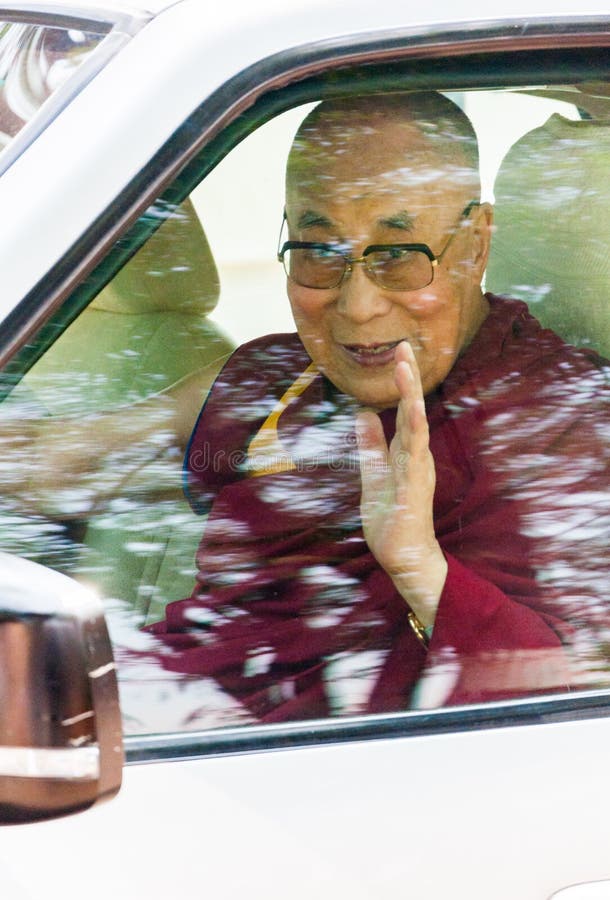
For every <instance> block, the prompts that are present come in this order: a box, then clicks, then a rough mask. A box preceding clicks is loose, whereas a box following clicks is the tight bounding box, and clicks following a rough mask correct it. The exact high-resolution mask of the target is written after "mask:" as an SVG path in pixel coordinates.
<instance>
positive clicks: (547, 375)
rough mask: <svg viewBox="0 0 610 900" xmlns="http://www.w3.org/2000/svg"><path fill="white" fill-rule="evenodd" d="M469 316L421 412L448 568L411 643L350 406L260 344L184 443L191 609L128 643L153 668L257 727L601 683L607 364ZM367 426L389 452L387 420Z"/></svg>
mask: <svg viewBox="0 0 610 900" xmlns="http://www.w3.org/2000/svg"><path fill="white" fill-rule="evenodd" d="M488 300H489V301H490V308H491V311H490V314H489V316H488V318H487V319H486V320H485V322H484V323H483V325H482V327H481V329H480V331H479V333H478V334H477V335H476V337H475V339H474V340H473V342H472V343H471V344H470V346H469V347H468V348H467V349H466V351H465V352H464V353H463V355H462V356H461V357H460V358H459V359H458V360H457V362H456V364H455V366H454V368H453V369H452V371H451V372H450V373H449V375H448V377H447V379H446V380H445V381H444V382H443V384H441V385H440V386H439V388H437V389H436V390H435V391H434V392H433V393H432V394H430V395H429V396H428V397H426V411H427V417H428V422H429V427H430V447H431V451H432V454H433V457H434V461H435V466H436V473H437V484H436V492H435V497H434V522H435V528H436V535H437V539H438V541H439V543H440V545H441V547H442V550H443V552H444V554H445V556H446V559H447V563H448V574H447V579H446V583H445V586H444V589H443V592H442V596H441V598H440V603H439V607H438V613H437V616H436V621H435V623H434V629H433V632H432V637H431V640H430V645H429V647H428V648H427V649H426V648H425V647H424V646H423V644H422V643H421V641H420V640H418V638H417V636H416V635H415V633H414V631H413V630H412V628H411V627H410V625H409V622H408V619H407V615H408V613H409V608H408V606H407V603H406V601H405V600H404V599H403V598H402V597H401V596H400V595H399V594H398V593H397V591H396V589H395V588H394V586H393V584H392V582H391V580H390V578H389V577H388V575H387V574H386V573H385V572H384V571H383V569H382V568H381V567H380V566H379V565H378V564H377V562H376V560H375V558H374V557H373V555H372V553H371V552H370V550H369V549H368V546H367V544H366V542H365V540H364V537H363V533H362V527H361V522H360V515H359V503H360V472H359V462H358V454H357V449H356V440H355V434H354V414H355V412H356V410H357V405H356V402H355V401H354V400H353V399H351V398H349V397H346V396H345V395H343V394H341V393H340V392H339V391H338V390H337V389H336V388H335V387H334V386H333V385H332V384H331V383H330V382H329V381H328V380H327V379H326V378H325V377H324V376H323V375H322V374H321V373H320V372H318V371H317V370H316V369H315V367H314V366H313V365H312V364H311V360H310V359H309V357H308V356H307V354H306V352H305V350H304V348H303V346H302V344H301V342H300V340H299V338H298V336H297V335H270V336H268V337H265V338H262V339H257V340H255V341H253V342H251V343H250V344H246V345H244V346H243V347H241V348H239V349H238V350H237V351H236V353H235V354H234V355H233V356H232V357H231V359H230V360H229V362H228V363H227V365H226V366H225V368H224V369H223V370H222V372H221V373H220V375H219V376H218V378H217V380H216V382H215V384H214V387H213V388H212V390H211V392H210V394H209V397H208V399H207V401H206V404H205V406H204V408H203V410H202V412H201V414H200V416H199V419H198V422H197V424H196V427H195V429H194V432H193V435H192V438H191V441H190V445H189V448H188V451H187V456H186V492H187V496H188V498H189V500H190V502H191V504H192V506H193V509H194V510H195V511H196V512H197V513H199V514H202V515H205V516H206V520H205V523H202V526H203V538H202V541H201V544H200V547H199V550H198V553H197V559H196V563H197V583H196V585H195V588H194V590H193V593H192V595H191V597H190V598H188V599H185V600H179V601H177V602H174V603H172V604H170V605H169V606H168V607H167V610H166V617H165V619H164V621H163V622H160V623H157V624H155V625H153V626H151V628H150V630H151V631H152V632H153V633H154V634H156V635H157V636H158V637H159V640H160V642H161V647H162V649H161V650H160V658H161V660H162V663H163V665H164V666H165V667H167V668H168V669H171V670H173V671H177V672H183V673H189V674H200V675H205V676H211V677H213V678H214V679H215V680H216V681H217V682H218V683H219V684H220V685H221V686H222V687H223V688H224V690H226V691H227V692H229V693H230V694H231V695H232V696H233V697H234V698H237V699H238V700H239V701H240V702H241V703H242V704H243V705H244V706H245V707H246V708H247V709H248V710H249V711H250V713H251V714H252V715H253V716H255V717H256V718H257V719H259V720H261V721H265V722H272V721H280V720H288V719H303V718H312V717H320V716H327V715H331V714H352V713H362V712H384V711H395V710H403V709H408V708H412V707H426V706H438V705H442V704H449V703H451V704H456V703H470V702H479V701H484V700H489V699H499V698H504V697H513V696H519V695H523V694H530V693H533V692H539V691H553V690H565V689H567V688H569V687H571V686H580V685H584V686H587V685H589V684H593V683H598V682H601V681H603V680H604V677H605V665H606V661H605V659H604V658H603V654H600V646H601V642H602V640H603V639H604V638H603V636H604V635H605V634H606V633H608V634H610V632H608V631H607V629H608V626H609V625H610V617H609V615H608V609H607V606H608V602H607V601H608V593H609V590H610V568H609V564H608V551H607V545H608V529H609V521H610V500H609V486H608V456H609V454H608V437H609V430H610V416H609V404H608V368H607V365H606V364H605V363H604V362H603V361H602V360H600V359H599V357H597V356H596V354H595V353H593V352H591V351H587V350H583V349H575V348H573V347H570V346H568V345H566V344H565V343H564V342H563V341H562V340H561V339H560V338H559V337H557V335H555V334H554V333H553V332H550V331H548V330H544V329H542V327H541V326H540V325H539V323H538V322H537V321H536V320H535V319H534V318H533V317H532V316H531V315H530V314H529V312H528V310H527V307H526V306H525V304H523V303H521V302H520V301H515V300H509V299H500V298H496V297H493V296H491V295H488ZM382 422H383V426H384V430H385V433H386V437H387V438H388V440H390V439H391V437H392V435H393V433H394V427H395V410H385V411H384V412H383V413H382ZM605 639H606V640H607V637H606V638H605Z"/></svg>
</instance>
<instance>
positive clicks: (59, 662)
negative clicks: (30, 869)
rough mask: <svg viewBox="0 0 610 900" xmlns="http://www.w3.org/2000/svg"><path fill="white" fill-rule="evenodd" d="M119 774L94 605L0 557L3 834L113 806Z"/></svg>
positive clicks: (105, 655) (71, 588)
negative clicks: (102, 804)
mask: <svg viewBox="0 0 610 900" xmlns="http://www.w3.org/2000/svg"><path fill="white" fill-rule="evenodd" d="M122 765H123V748H122V734H121V717H120V710H119V700H118V689H117V680H116V671H115V666H114V661H113V657H112V648H111V644H110V640H109V637H108V632H107V630H106V623H105V621H104V615H103V608H102V604H101V602H100V601H99V600H98V599H97V598H96V597H95V596H94V595H93V594H92V593H90V592H89V591H87V590H86V589H85V588H83V587H82V586H81V585H79V584H77V583H76V582H75V581H73V580H72V579H70V578H68V577H66V576H65V575H60V574H59V573H57V572H54V571H53V570H51V569H47V568H45V567H44V566H41V565H38V564H36V563H33V562H29V561H27V560H24V559H20V558H17V557H14V556H11V555H9V554H7V553H0V824H9V823H15V822H32V821H36V820H39V819H47V818H52V817H54V816H58V815H63V814H65V813H69V812H76V811H77V810H82V809H86V808H87V807H89V806H91V805H92V804H94V803H96V802H97V801H98V800H101V799H104V798H108V797H111V796H113V795H114V794H115V793H116V792H117V791H118V789H119V787H120V784H121V775H122Z"/></svg>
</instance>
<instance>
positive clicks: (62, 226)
mask: <svg viewBox="0 0 610 900" xmlns="http://www.w3.org/2000/svg"><path fill="white" fill-rule="evenodd" d="M56 5H57V6H58V8H60V9H63V8H64V5H63V4H59V3H58V4H56ZM53 6H54V4H51V3H46V4H45V5H44V10H45V11H46V10H49V11H51V10H52V9H53ZM104 7H105V11H104V12H103V13H102V15H106V14H108V15H111V14H113V12H112V11H113V7H114V5H113V4H104ZM6 8H9V7H6ZM10 8H12V9H21V8H22V9H23V10H25V11H27V10H28V8H29V6H28V4H27V3H25V2H24V3H23V4H17V3H13V4H11V6H10ZM36 8H37V9H42V7H40V6H38V5H37V6H36ZM88 8H90V9H91V13H90V14H91V16H93V17H95V16H97V15H99V8H98V4H95V3H89V2H87V3H84V2H77V3H75V5H74V14H75V15H78V14H79V13H80V11H82V10H86V9H88ZM116 8H117V9H118V10H120V12H121V15H122V14H123V13H124V12H125V14H126V15H128V16H129V14H130V12H133V11H130V10H126V11H124V10H123V8H122V7H119V6H118V4H117V7H116ZM607 12H608V10H607V6H605V5H604V4H603V3H601V2H597V0H596V2H590V3H588V5H586V6H583V7H582V8H580V9H577V10H575V7H574V4H573V3H568V2H564V0H562V2H560V0H553V2H551V0H548V2H547V0H528V2H525V0H518V2H517V0H512V2H511V3H510V4H504V3H500V2H497V0H492V2H491V3H489V2H488V3H482V2H478V0H470V2H468V3H467V4H466V3H457V4H456V3H453V2H449V0H446V2H443V0H441V2H434V3H428V4H416V3H412V2H408V3H405V2H398V0H390V2H385V3H382V4H376V5H375V4H371V3H364V2H362V3H361V2H351V0H350V2H341V0H335V2H330V3H329V2H322V0H309V2H307V3H305V2H302V0H299V2H298V3H290V4H287V3H285V2H281V3H280V2H271V0H269V2H262V0H261V2H258V3H253V4H250V3H245V2H238V3H237V4H235V3H234V4H232V5H231V6H230V7H224V5H223V4H218V3H215V4H214V3H207V2H202V0H178V2H175V3H172V2H161V0H158V2H157V0H155V2H150V3H147V4H146V5H145V7H144V9H143V10H141V11H135V12H134V13H133V15H134V20H133V21H134V22H136V23H137V25H138V27H137V28H134V33H133V36H131V37H129V39H126V40H125V41H124V43H123V46H121V47H120V48H119V49H118V50H117V52H116V53H115V55H113V56H112V57H111V58H110V59H109V60H108V61H107V62H106V64H105V65H104V66H103V68H102V69H101V71H99V72H98V73H97V74H96V75H95V77H93V78H92V79H91V80H90V81H89V82H88V83H86V84H84V85H83V87H82V89H81V90H79V92H78V93H77V94H76V95H75V96H73V97H72V99H71V100H70V102H69V103H68V104H67V105H66V106H65V108H63V109H62V110H61V111H60V112H59V113H58V114H57V115H56V117H55V118H54V119H53V120H52V121H50V122H49V123H48V125H47V126H46V127H45V129H44V130H43V131H42V133H41V134H40V135H38V136H37V137H36V139H35V140H34V141H33V142H32V143H31V144H29V146H27V147H25V148H24V150H23V152H22V153H21V154H20V155H19V156H18V157H17V158H16V159H15V160H14V162H13V163H12V164H11V165H10V167H9V168H7V169H6V171H4V172H3V174H2V175H1V176H0V210H2V216H1V225H0V271H1V272H2V296H1V299H0V304H1V305H0V317H1V318H5V317H6V316H8V315H9V314H10V313H11V312H12V311H14V310H15V308H16V307H17V305H18V304H19V303H20V302H21V301H22V300H23V298H24V297H26V296H28V295H29V294H30V293H31V292H32V291H33V290H34V289H35V288H36V286H37V285H39V284H40V283H43V282H44V279H45V276H46V275H47V273H48V272H49V271H50V270H51V269H52V268H53V266H54V265H55V264H56V263H57V261H58V260H60V259H61V258H62V257H63V256H64V254H66V253H67V252H68V251H69V250H70V248H71V247H73V245H75V244H76V243H77V242H78V241H79V240H81V239H82V238H83V236H86V235H87V234H88V231H89V230H90V228H91V226H92V223H95V222H96V220H97V219H98V218H99V217H100V216H101V215H102V214H103V213H104V211H105V210H106V209H107V208H108V206H109V204H111V203H112V202H113V201H114V200H115V198H118V197H120V195H121V193H122V192H123V191H124V190H125V189H126V187H127V186H128V185H129V184H130V183H131V182H132V180H133V179H134V178H135V177H136V176H137V175H138V173H140V172H141V171H142V170H144V169H145V168H146V166H147V164H148V163H149V161H150V160H151V158H152V157H153V156H154V154H155V153H156V152H157V151H158V150H159V149H160V148H161V147H162V146H163V145H164V144H165V143H166V141H167V140H168V139H169V138H170V137H171V135H172V134H173V133H174V132H175V131H176V130H177V129H178V128H179V127H180V126H181V125H182V123H183V122H184V121H185V120H186V119H187V118H188V117H189V115H191V113H193V111H194V110H196V109H197V108H198V107H199V106H200V105H201V104H202V103H204V102H205V101H206V99H207V98H209V97H210V96H211V95H212V94H213V93H214V92H215V91H218V90H219V89H223V86H226V85H227V82H229V81H230V79H232V78H234V77H235V76H238V75H239V74H240V73H242V72H243V71H244V70H245V69H246V68H247V67H249V66H255V65H256V64H258V63H260V61H261V60H264V59H266V58H268V57H271V56H273V55H274V54H281V53H284V52H285V51H286V50H289V49H290V50H293V49H294V48H298V47H300V46H306V45H315V44H317V43H320V44H321V45H323V46H324V47H325V48H326V49H327V50H329V48H332V46H333V44H335V45H337V46H341V43H342V41H343V40H344V38H345V36H346V35H350V40H353V39H354V38H353V36H354V35H358V34H361V35H363V36H364V37H365V38H366V40H367V41H371V40H374V39H376V38H377V37H379V36H383V35H391V36H394V37H396V36H403V35H404V37H405V40H408V39H409V36H414V35H429V36H430V40H431V41H433V40H434V35H435V34H436V33H437V32H441V31H452V32H459V31H462V32H468V31H472V30H473V29H474V28H475V23H476V27H477V28H478V29H479V30H485V29H486V28H491V29H493V28H495V27H497V23H499V22H503V23H505V24H506V27H507V29H509V30H510V29H511V28H512V29H514V31H515V33H516V34H519V33H522V32H523V31H524V30H527V29H528V28H532V27H533V26H534V25H535V24H536V22H544V21H552V22H555V23H557V24H558V27H559V28H561V23H562V20H563V19H564V18H565V19H567V20H571V19H572V18H575V17H577V18H578V19H579V20H582V19H584V18H585V17H586V16H592V17H603V16H606V26H608V18H607ZM1 13H2V10H0V18H1ZM526 23H527V24H526ZM607 39H608V27H606V41H607ZM304 59H305V60H306V63H305V64H304V73H305V71H307V66H310V67H311V65H312V64H311V61H309V62H307V59H308V58H307V57H306V56H305V57H304ZM262 87H263V85H262V84H261V83H253V84H252V97H250V98H249V97H248V96H245V95H243V94H239V95H237V94H236V96H235V98H234V101H233V103H234V106H235V108H236V109H237V108H243V107H244V106H245V105H246V104H247V103H248V102H250V101H251V99H252V98H253V97H254V96H255V95H257V94H259V93H260V92H261V90H262ZM224 89H225V92H226V87H225V88H224ZM224 102H225V109H224V112H222V113H220V112H219V114H218V121H219V122H222V121H226V119H227V118H228V116H229V115H230V114H232V112H233V110H232V106H231V104H230V103H228V102H227V101H226V93H225V101H224ZM155 190H156V186H155V184H154V183H153V184H152V185H151V186H150V187H147V188H146V190H145V191H144V192H143V193H142V194H141V196H140V197H139V199H138V200H137V202H135V203H133V204H131V206H130V207H129V208H125V209H121V217H122V219H121V220H118V221H116V222H115V223H114V226H113V229H114V230H113V235H116V234H118V233H119V231H120V228H121V224H122V221H123V220H124V221H125V222H126V221H127V220H129V219H131V220H133V219H134V218H135V217H136V216H137V214H139V212H140V211H141V210H142V209H143V208H144V207H145V206H146V205H147V202H148V200H150V199H151V198H152V197H153V196H154V192H155ZM147 198H148V199H147ZM111 241H112V235H110V233H108V234H107V235H105V236H104V237H103V244H104V245H105V246H109V245H110V243H111ZM93 252H94V251H93V249H92V247H91V246H89V245H88V246H87V250H86V252H85V254H84V256H83V259H82V265H83V267H85V266H86V265H87V264H88V260H89V255H91V254H92V253H93ZM99 252H100V250H99V247H98V248H96V249H95V253H99ZM88 254H89V255H88ZM65 277H66V291H67V290H68V289H69V286H70V285H71V284H73V283H75V280H76V279H77V277H78V273H77V272H67V273H66V276H65ZM43 313H44V310H42V311H41V315H42V314H43ZM36 321H37V320H36V317H35V316H33V317H32V318H31V319H30V320H28V321H27V322H26V323H25V324H24V325H23V327H22V329H21V330H19V329H18V328H17V329H15V331H14V333H13V335H12V337H11V340H10V341H9V343H8V344H7V348H6V353H5V358H6V355H7V354H9V353H10V352H11V350H12V349H13V348H14V347H16V346H17V345H18V344H19V343H20V342H22V341H23V338H24V335H25V334H26V333H29V332H30V331H31V330H32V329H33V328H34V327H35V324H36ZM562 703H563V705H561V704H562ZM608 710H610V698H609V697H608V696H604V695H603V694H599V695H598V694H593V693H590V694H588V693H586V692H585V693H583V694H581V695H580V698H578V697H577V698H572V699H570V698H563V699H562V700H560V701H558V700H556V699H554V698H539V699H536V700H535V701H533V700H523V701H520V700H518V701H511V702H507V703H505V704H504V705H502V706H498V707H494V708H492V709H491V710H490V709H488V708H486V707H480V708H477V707H471V708H468V709H467V710H463V711H460V710H452V711H451V715H450V717H449V718H447V719H446V720H444V723H443V722H441V723H440V724H438V723H437V724H435V723H434V721H432V720H430V722H429V721H428V719H427V717H426V714H424V713H417V714H413V723H414V725H413V729H412V732H409V730H408V728H407V726H405V729H403V730H402V731H401V729H400V728H398V727H395V726H392V725H391V720H392V717H387V722H386V725H385V726H384V724H383V717H379V721H378V722H376V723H375V722H372V724H371V725H370V727H369V728H368V729H367V730H366V731H364V730H363V731H362V732H361V733H359V732H358V731H357V730H355V731H352V732H350V730H349V727H348V728H347V730H345V729H342V727H340V726H337V728H336V733H335V734H333V733H331V732H330V731H329V730H326V731H324V730H322V731H320V737H319V738H317V737H316V723H313V724H312V726H311V730H310V734H309V737H307V736H305V737H304V732H305V730H306V729H303V728H302V727H295V728H294V729H292V731H291V729H290V727H289V728H287V729H282V728H279V727H278V728H277V729H275V733H276V734H277V740H276V741H275V744H273V742H271V744H270V743H269V742H267V743H265V741H264V740H262V742H261V741H259V742H258V743H257V741H258V732H257V731H256V729H253V730H251V731H250V732H249V736H248V737H247V739H246V740H244V738H243V735H242V731H241V730H240V729H239V728H236V729H234V731H233V732H227V733H226V734H225V737H224V738H223V740H222V741H221V742H220V743H219V744H218V745H217V746H214V745H210V744H209V743H207V744H206V741H205V739H204V738H201V739H199V738H197V736H196V735H195V736H194V737H193V735H187V736H184V735H183V736H180V735H175V736H173V737H172V738H171V739H170V738H169V737H168V736H167V735H166V736H164V737H162V738H159V740H157V741H155V739H154V738H153V739H151V740H149V741H148V742H147V740H146V739H144V738H138V737H127V738H126V740H125V747H126V752H127V765H126V767H125V770H124V776H123V785H122V788H121V790H120V792H119V794H118V796H117V797H115V798H114V799H112V800H111V801H110V802H108V803H104V804H101V805H99V806H96V807H94V808H93V809H91V810H88V811H86V812H83V813H79V814H76V815H72V816H67V817H64V818H61V819H57V820H52V821H48V822H41V823H37V824H28V825H14V826H7V827H4V828H3V829H2V834H1V838H2V839H1V841H0V895H1V897H2V900H38V898H41V897H47V898H51V900H55V898H60V897H61V898H66V900H76V898H80V897H81V896H87V897H89V898H91V900H93V898H100V900H101V898H108V897H110V896H114V897H118V898H130V900H137V898H142V900H144V898H146V900H157V898H159V900H160V898H164V900H167V898H196V897H208V896H209V897H213V898H214V900H221V898H227V900H229V898H237V897H248V898H250V900H255V898H256V900H258V898H260V900H263V898H265V900H280V898H282V900H283V898H285V897H290V898H294V900H297V898H306V897H307V898H310V897H312V896H317V897H323V898H326V897H328V898H349V900H356V898H362V900H364V898H367V900H370V898H375V900H394V898H399V897H413V898H434V900H436V898H439V900H440V898H467V900H489V898H493V900H547V898H550V897H552V896H554V895H555V893H556V892H559V891H560V890H562V889H565V888H568V887H572V890H571V891H569V892H567V893H565V894H561V895H560V898H563V897H565V900H593V898H602V897H604V898H610V830H609V828H608V824H607V817H608V810H609V809H610V782H609V780H608V777H607V758H608V749H609V748H610V717H608ZM460 716H461V718H460ZM432 718H434V717H432ZM392 721H393V720H392ZM348 724H349V723H348ZM392 727H393V728H394V732H393V733H391V728H392ZM376 729H378V730H376ZM268 733H271V734H272V735H273V733H274V726H272V727H271V731H270V732H268ZM291 733H293V737H292V738H291V737H290V735H291Z"/></svg>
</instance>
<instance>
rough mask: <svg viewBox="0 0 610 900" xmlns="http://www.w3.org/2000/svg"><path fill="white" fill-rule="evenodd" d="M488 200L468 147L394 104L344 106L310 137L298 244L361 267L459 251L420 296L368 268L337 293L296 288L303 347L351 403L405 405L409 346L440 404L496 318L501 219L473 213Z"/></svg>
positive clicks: (297, 170) (293, 194)
mask: <svg viewBox="0 0 610 900" xmlns="http://www.w3.org/2000/svg"><path fill="white" fill-rule="evenodd" d="M327 109H328V106H327ZM477 196H478V184H477V175H476V172H475V171H474V169H473V166H472V164H471V163H470V162H469V161H468V158H467V156H466V155H464V154H463V152H462V151H461V149H460V148H459V142H458V141H457V140H450V139H449V138H448V137H447V136H446V134H443V135H442V136H441V137H440V138H439V137H438V134H437V133H436V132H435V131H434V129H432V131H431V133H424V132H423V131H422V130H421V129H420V127H418V125H416V124H414V123H413V121H412V120H411V119H410V117H409V115H408V114H407V115H404V114H397V111H396V105H395V104H394V103H393V104H390V108H389V109H387V108H385V107H384V104H383V103H380V102H379V98H377V101H376V103H375V106H374V107H373V106H372V105H370V104H367V103H364V104H363V105H362V106H357V105H354V104H353V103H352V104H349V105H347V106H341V105H338V106H337V105H334V106H333V107H330V109H329V111H327V112H324V113H322V114H319V115H318V117H314V118H313V120H310V121H309V124H307V123H305V127H302V129H301V131H300V132H299V135H298V136H297V139H296V141H295V145H294V146H293V150H292V151H291V156H290V160H289V166H288V176H287V198H286V214H287V220H288V229H289V237H290V239H291V240H298V241H314V242H322V243H337V242H338V243H340V244H343V245H345V244H347V245H348V246H349V248H350V254H349V255H350V256H351V257H353V258H357V257H360V256H361V255H362V253H363V251H364V250H365V248H366V247H368V246H370V245H372V244H395V243H422V244H427V245H428V246H429V247H430V248H431V250H432V251H433V253H434V254H435V255H440V254H441V252H442V250H443V248H444V247H445V246H446V244H447V242H448V241H449V239H451V243H450V244H449V246H448V248H447V250H446V252H445V253H444V254H443V257H442V259H441V260H440V261H439V263H438V265H437V266H436V268H435V271H434V278H433V280H432V282H431V283H430V284H429V285H427V286H426V287H422V288H421V289H420V290H416V291H397V290H387V289H385V288H383V287H381V286H379V285H378V284H377V283H376V282H375V281H374V280H373V279H372V278H371V276H370V275H369V273H367V272H366V270H365V268H364V266H362V265H359V264H356V265H354V266H353V268H352V270H351V271H348V272H347V273H346V275H345V277H344V279H343V281H342V282H341V284H340V285H339V286H338V287H336V288H332V289H323V290H320V289H314V288H308V287H303V286H301V285H298V284H296V283H295V282H294V281H292V280H291V279H289V280H288V296H289V299H290V303H291V307H292V312H293V316H294V319H295V323H296V326H297V329H298V332H299V335H300V337H301V340H302V341H303V344H304V345H305V348H306V350H307V352H308V353H309V355H310V356H311V358H312V360H313V361H314V363H315V364H316V365H317V366H318V368H319V369H320V370H321V371H322V372H324V374H325V375H326V376H327V377H328V378H329V379H330V380H331V381H332V382H333V383H334V384H335V385H336V386H337V387H338V388H339V389H340V390H342V391H343V392H344V393H347V394H350V395H351V396H353V397H355V398H356V399H357V400H359V401H360V402H361V403H363V404H365V405H368V406H373V407H375V408H383V407H387V406H392V405H394V404H395V403H396V401H397V399H398V391H397V388H396V386H395V384H394V348H395V346H396V344H397V343H398V342H399V341H401V340H407V341H408V342H409V343H410V344H411V346H412V347H413V350H414V352H415V357H416V359H417V362H418V365H419V368H420V372H421V375H422V382H423V387H424V392H425V393H429V392H430V391H432V390H434V388H435V387H436V386H437V385H439V384H440V383H441V382H442V381H443V380H444V379H445V377H446V376H447V374H448V372H449V371H450V370H451V368H452V366H453V364H454V362H455V360H456V358H457V357H458V355H459V353H460V352H461V351H462V350H463V348H464V347H465V346H466V345H467V344H468V343H469V342H470V340H471V339H472V338H473V336H474V335H475V334H476V332H477V330H478V328H479V327H480V325H481V323H482V321H483V319H484V318H485V316H486V314H487V303H486V301H485V300H484V298H483V296H482V293H481V288H480V282H481V278H482V274H483V271H484V266H485V261H486V257H487V249H488V242H489V226H490V212H489V209H488V207H486V206H479V207H475V208H474V210H473V211H472V212H471V213H470V215H469V216H468V217H464V218H461V213H462V211H463V210H464V208H465V207H466V206H467V205H468V203H469V202H470V201H471V200H473V199H474V198H476V197H477Z"/></svg>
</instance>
